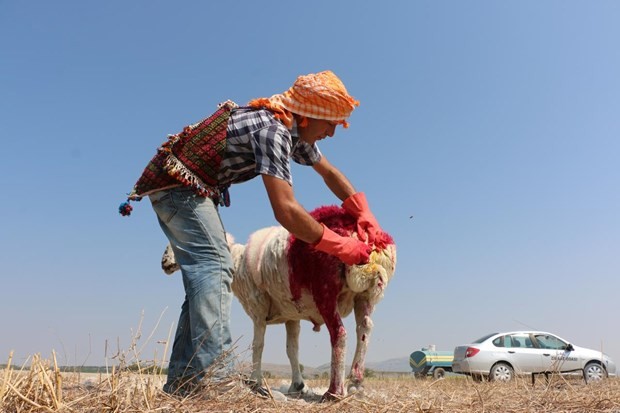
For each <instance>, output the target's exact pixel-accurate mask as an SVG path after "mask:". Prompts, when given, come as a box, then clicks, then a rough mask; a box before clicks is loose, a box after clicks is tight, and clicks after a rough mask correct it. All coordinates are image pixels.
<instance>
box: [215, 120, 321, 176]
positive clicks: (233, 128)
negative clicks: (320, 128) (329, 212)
mask: <svg viewBox="0 0 620 413" xmlns="http://www.w3.org/2000/svg"><path fill="white" fill-rule="evenodd" d="M226 134H227V137H226V152H225V154H224V158H223V159H222V163H221V165H220V172H219V182H220V184H222V185H229V184H235V183H240V182H244V181H247V180H249V179H252V178H254V177H256V176H258V175H262V174H264V175H269V176H273V177H276V178H280V179H283V180H285V181H286V182H288V183H289V185H293V177H292V176H291V164H290V159H292V160H293V161H295V162H296V163H298V164H300V165H314V164H315V163H316V162H318V161H319V160H320V159H321V152H320V151H319V148H318V146H317V145H316V144H314V145H309V144H307V143H306V142H303V141H302V140H300V139H299V136H298V135H297V125H296V124H295V123H294V124H293V128H292V129H291V130H289V129H287V128H286V126H284V125H283V124H282V123H281V122H280V121H278V120H277V119H276V118H275V117H274V116H273V114H272V113H271V112H269V111H267V110H264V109H261V110H255V109H249V108H238V109H235V110H234V111H233V112H232V114H231V117H230V119H229V120H228V128H227V130H226Z"/></svg>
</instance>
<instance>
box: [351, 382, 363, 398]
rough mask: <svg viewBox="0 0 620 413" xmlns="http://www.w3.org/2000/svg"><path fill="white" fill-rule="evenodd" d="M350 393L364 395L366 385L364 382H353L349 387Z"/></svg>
mask: <svg viewBox="0 0 620 413" xmlns="http://www.w3.org/2000/svg"><path fill="white" fill-rule="evenodd" d="M347 393H348V394H355V397H361V396H363V395H364V386H362V383H351V384H349V387H347Z"/></svg>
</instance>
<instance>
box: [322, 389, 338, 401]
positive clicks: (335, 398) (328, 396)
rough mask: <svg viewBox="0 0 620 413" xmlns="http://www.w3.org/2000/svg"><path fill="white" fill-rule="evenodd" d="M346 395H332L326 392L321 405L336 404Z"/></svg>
mask: <svg viewBox="0 0 620 413" xmlns="http://www.w3.org/2000/svg"><path fill="white" fill-rule="evenodd" d="M343 396H344V395H342V394H340V395H338V394H334V393H330V392H328V391H327V392H325V394H324V395H323V397H322V398H321V403H326V402H335V401H338V400H340V399H342V397H343Z"/></svg>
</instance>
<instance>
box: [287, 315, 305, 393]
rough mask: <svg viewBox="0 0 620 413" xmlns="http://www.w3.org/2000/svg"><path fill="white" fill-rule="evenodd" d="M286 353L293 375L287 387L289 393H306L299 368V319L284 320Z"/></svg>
mask: <svg viewBox="0 0 620 413" xmlns="http://www.w3.org/2000/svg"><path fill="white" fill-rule="evenodd" d="M285 325H286V355H287V356H288V359H289V361H290V363H291V371H292V372H293V376H292V378H291V386H290V387H289V389H288V392H289V394H290V393H297V394H301V393H306V391H307V389H306V385H305V383H304V379H303V377H302V376H301V369H300V368H299V331H300V323H299V320H289V321H287V322H286V324H285Z"/></svg>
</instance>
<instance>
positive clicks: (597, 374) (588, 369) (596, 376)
mask: <svg viewBox="0 0 620 413" xmlns="http://www.w3.org/2000/svg"><path fill="white" fill-rule="evenodd" d="M583 378H584V380H585V381H586V383H590V382H593V381H599V380H603V379H605V378H607V371H606V370H605V367H603V366H601V365H600V364H599V363H597V362H595V361H591V362H589V363H588V364H586V366H585V367H584V368H583Z"/></svg>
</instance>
